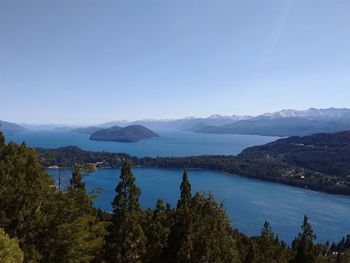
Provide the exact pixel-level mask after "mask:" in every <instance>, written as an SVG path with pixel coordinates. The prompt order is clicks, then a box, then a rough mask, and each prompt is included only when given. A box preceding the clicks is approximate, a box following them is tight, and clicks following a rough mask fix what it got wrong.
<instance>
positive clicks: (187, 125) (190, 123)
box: [99, 114, 251, 131]
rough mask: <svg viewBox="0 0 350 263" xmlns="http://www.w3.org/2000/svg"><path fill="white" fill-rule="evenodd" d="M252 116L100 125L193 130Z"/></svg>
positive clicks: (151, 120)
mask: <svg viewBox="0 0 350 263" xmlns="http://www.w3.org/2000/svg"><path fill="white" fill-rule="evenodd" d="M249 118H251V116H239V115H232V116H222V115H218V114H215V115H212V116H210V117H207V118H197V117H186V118H182V119H161V120H155V119H146V120H137V121H132V122H129V121H127V120H122V121H111V122H106V123H103V124H101V125H99V126H101V127H111V126H114V125H117V126H121V127H125V126H128V125H142V126H145V127H147V128H148V129H152V130H188V131H192V130H194V129H196V128H198V127H199V126H206V125H214V126H219V125H224V124H229V123H233V122H236V121H239V120H245V119H249Z"/></svg>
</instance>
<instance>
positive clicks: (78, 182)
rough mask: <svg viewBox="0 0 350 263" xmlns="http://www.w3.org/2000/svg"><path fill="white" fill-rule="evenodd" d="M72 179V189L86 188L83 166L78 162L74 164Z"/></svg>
mask: <svg viewBox="0 0 350 263" xmlns="http://www.w3.org/2000/svg"><path fill="white" fill-rule="evenodd" d="M69 181H70V187H71V188H72V189H80V190H83V189H84V190H85V183H84V182H83V175H82V169H81V166H80V165H78V164H76V163H75V164H74V165H73V168H72V178H71V179H70V180H69Z"/></svg>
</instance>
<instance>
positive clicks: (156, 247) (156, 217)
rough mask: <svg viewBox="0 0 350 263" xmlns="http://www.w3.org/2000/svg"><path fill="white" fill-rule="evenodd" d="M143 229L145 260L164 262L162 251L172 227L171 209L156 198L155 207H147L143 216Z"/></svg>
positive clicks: (165, 246) (166, 244)
mask: <svg viewBox="0 0 350 263" xmlns="http://www.w3.org/2000/svg"><path fill="white" fill-rule="evenodd" d="M143 220H144V222H143V229H144V232H145V235H146V237H147V240H148V242H147V258H146V260H145V261H147V262H152V263H156V262H159V263H160V262H164V261H166V258H164V257H163V256H164V255H163V253H164V250H165V249H166V248H167V247H168V236H169V234H170V229H171V227H172V221H173V210H172V209H171V208H170V207H169V206H168V205H165V203H164V202H163V200H161V199H158V200H157V204H156V208H155V209H154V210H151V209H149V210H148V211H146V212H145V213H144V216H143Z"/></svg>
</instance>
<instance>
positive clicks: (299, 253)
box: [292, 215, 317, 263]
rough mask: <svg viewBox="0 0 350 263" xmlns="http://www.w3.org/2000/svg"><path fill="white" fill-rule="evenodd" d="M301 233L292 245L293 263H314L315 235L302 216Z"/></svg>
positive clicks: (305, 218)
mask: <svg viewBox="0 0 350 263" xmlns="http://www.w3.org/2000/svg"><path fill="white" fill-rule="evenodd" d="M301 230H302V232H301V233H299V234H298V236H297V237H296V238H295V240H294V241H293V243H292V249H293V251H294V258H293V260H292V262H293V263H313V262H316V257H317V254H316V251H315V248H314V243H313V242H314V240H315V239H316V235H315V234H314V232H313V230H312V227H311V225H310V223H309V222H308V218H307V216H306V215H305V216H304V222H303V225H302V226H301Z"/></svg>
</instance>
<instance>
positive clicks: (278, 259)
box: [246, 221, 290, 263]
mask: <svg viewBox="0 0 350 263" xmlns="http://www.w3.org/2000/svg"><path fill="white" fill-rule="evenodd" d="M289 260H290V257H289V253H288V250H287V249H286V245H285V244H284V243H283V242H281V241H279V240H278V238H277V237H276V236H275V235H274V234H273V232H272V230H271V227H270V223H269V222H267V221H265V223H264V226H263V228H262V230H261V234H260V236H257V237H252V238H250V244H249V249H248V254H247V257H246V262H249V263H253V262H254V263H284V262H289Z"/></svg>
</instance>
